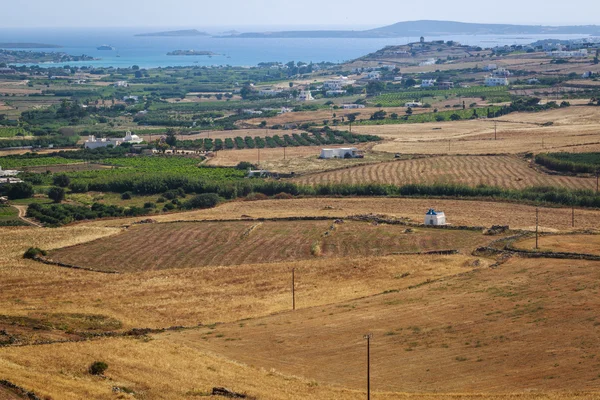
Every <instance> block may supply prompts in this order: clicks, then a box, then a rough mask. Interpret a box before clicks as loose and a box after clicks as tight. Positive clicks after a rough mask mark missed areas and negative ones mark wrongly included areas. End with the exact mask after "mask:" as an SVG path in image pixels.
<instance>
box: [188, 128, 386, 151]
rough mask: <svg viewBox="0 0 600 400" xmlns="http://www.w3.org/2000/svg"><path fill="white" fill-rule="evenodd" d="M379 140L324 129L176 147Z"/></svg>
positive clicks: (191, 142) (207, 148) (261, 146)
mask: <svg viewBox="0 0 600 400" xmlns="http://www.w3.org/2000/svg"><path fill="white" fill-rule="evenodd" d="M380 140H381V138H380V137H378V136H375V135H354V134H351V133H349V132H341V131H334V130H331V129H326V130H324V131H323V132H313V133H312V134H308V133H306V132H303V133H301V134H298V133H293V134H291V135H289V134H283V135H281V136H280V135H273V136H266V137H261V136H256V137H251V136H245V137H241V136H236V137H234V138H225V139H209V138H204V139H196V140H178V141H177V147H178V148H183V149H196V150H205V151H219V150H233V149H237V150H241V149H264V148H278V147H300V146H323V145H341V144H357V143H366V142H376V141H380Z"/></svg>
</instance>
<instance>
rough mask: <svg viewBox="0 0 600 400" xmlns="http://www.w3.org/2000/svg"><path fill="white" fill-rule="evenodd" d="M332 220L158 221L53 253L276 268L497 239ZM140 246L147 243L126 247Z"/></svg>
mask: <svg viewBox="0 0 600 400" xmlns="http://www.w3.org/2000/svg"><path fill="white" fill-rule="evenodd" d="M405 230H406V227H404V226H400V225H378V226H374V225H370V224H367V223H363V222H346V223H344V224H333V222H332V221H293V222H263V223H257V222H250V221H248V222H242V221H240V222H220V223H216V222H203V223H193V222H192V223H189V222H187V223H186V222H178V223H171V224H150V225H145V226H136V227H135V228H130V229H129V230H128V231H127V232H125V233H123V234H121V235H118V236H112V237H108V238H105V239H102V240H98V241H94V242H91V243H88V244H84V245H80V246H74V247H68V248H64V249H59V250H56V251H53V252H52V253H51V254H50V257H51V258H52V259H54V260H58V261H61V262H65V263H71V264H75V265H80V266H85V267H91V268H95V269H100V270H110V271H113V270H115V271H121V272H136V271H144V270H158V269H171V268H198V267H204V266H228V265H241V264H255V263H272V262H284V261H296V260H304V259H311V258H314V257H352V256H354V257H356V256H382V255H387V254H390V253H392V252H417V251H429V250H443V249H454V248H461V249H463V248H464V249H469V248H471V247H472V248H474V247H476V246H477V245H483V244H484V243H485V242H487V241H489V237H485V236H483V235H481V233H479V232H456V231H450V230H445V231H440V230H427V229H419V230H418V231H416V232H413V233H409V234H407V233H404V231H405ZM120 243H136V244H139V246H136V247H130V246H126V247H123V246H120V245H119V244H120Z"/></svg>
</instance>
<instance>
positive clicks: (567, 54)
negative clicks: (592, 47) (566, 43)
mask: <svg viewBox="0 0 600 400" xmlns="http://www.w3.org/2000/svg"><path fill="white" fill-rule="evenodd" d="M546 54H547V55H548V56H550V57H556V58H573V57H577V58H584V57H587V56H588V51H587V49H579V50H573V51H566V50H556V51H549V52H547V53H546Z"/></svg>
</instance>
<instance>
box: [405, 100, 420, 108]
mask: <svg viewBox="0 0 600 400" xmlns="http://www.w3.org/2000/svg"><path fill="white" fill-rule="evenodd" d="M404 107H410V108H415V107H423V103H419V102H418V101H411V102H408V103H406V104H404Z"/></svg>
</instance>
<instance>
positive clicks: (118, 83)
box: [114, 81, 129, 87]
mask: <svg viewBox="0 0 600 400" xmlns="http://www.w3.org/2000/svg"><path fill="white" fill-rule="evenodd" d="M114 86H115V87H129V83H127V81H118V82H115V85H114Z"/></svg>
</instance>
